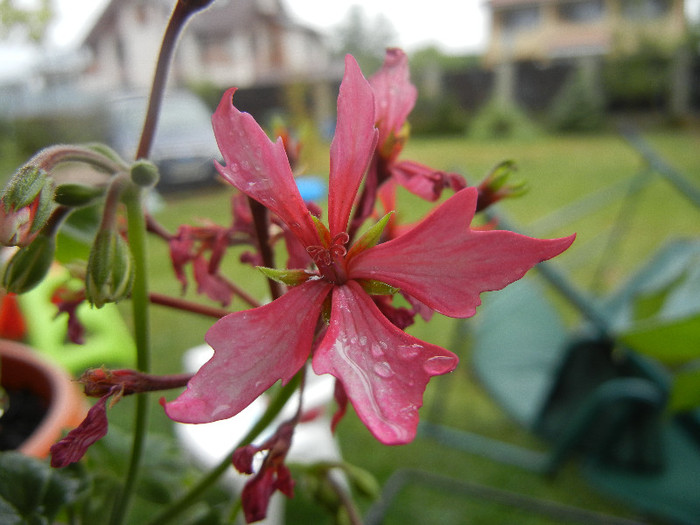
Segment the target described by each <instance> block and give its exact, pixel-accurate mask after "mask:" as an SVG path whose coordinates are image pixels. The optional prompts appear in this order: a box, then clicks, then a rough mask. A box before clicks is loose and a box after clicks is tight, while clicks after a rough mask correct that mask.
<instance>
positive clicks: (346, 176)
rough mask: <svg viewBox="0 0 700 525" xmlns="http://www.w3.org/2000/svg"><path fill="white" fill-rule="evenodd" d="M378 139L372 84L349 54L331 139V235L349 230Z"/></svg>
mask: <svg viewBox="0 0 700 525" xmlns="http://www.w3.org/2000/svg"><path fill="white" fill-rule="evenodd" d="M376 143H377V131H376V130H375V129H374V99H373V95H372V88H371V87H370V86H369V82H367V80H366V79H365V77H363V76H362V71H360V67H359V66H358V65H357V62H355V59H354V58H353V57H352V56H350V55H347V56H346V57H345V76H344V77H343V82H342V84H341V85H340V93H339V95H338V122H337V124H336V130H335V136H334V137H333V142H332V143H331V166H330V179H329V185H328V188H329V190H328V226H329V229H330V232H331V237H333V236H335V235H337V234H338V233H341V232H344V231H346V228H347V226H348V218H349V217H350V210H351V209H352V205H353V202H354V201H355V195H356V194H357V190H358V188H359V187H360V182H361V181H362V177H363V175H364V174H365V170H366V169H367V165H368V164H369V161H370V158H371V156H372V152H373V151H374V148H375V145H376Z"/></svg>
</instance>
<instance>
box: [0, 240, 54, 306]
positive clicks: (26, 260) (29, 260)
mask: <svg viewBox="0 0 700 525" xmlns="http://www.w3.org/2000/svg"><path fill="white" fill-rule="evenodd" d="M55 251H56V241H55V239H54V237H53V236H48V235H43V234H39V235H37V237H36V238H35V239H34V240H33V241H32V242H31V244H29V245H28V246H24V247H22V248H20V249H19V250H17V252H16V253H15V254H14V255H13V256H12V258H11V259H10V260H9V261H8V262H7V266H5V271H4V273H3V277H2V285H3V287H4V288H5V290H7V291H8V292H10V293H17V294H21V293H25V292H28V291H29V290H31V289H32V288H34V287H35V286H36V285H37V284H39V283H40V282H41V280H42V279H43V278H44V277H45V276H46V274H47V273H48V271H49V268H50V267H51V263H52V262H53V258H54V253H55Z"/></svg>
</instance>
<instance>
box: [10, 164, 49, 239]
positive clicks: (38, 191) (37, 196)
mask: <svg viewBox="0 0 700 525" xmlns="http://www.w3.org/2000/svg"><path fill="white" fill-rule="evenodd" d="M52 193H53V187H52V183H51V180H50V179H49V177H48V176H47V175H46V172H45V171H43V170H41V169H39V168H36V167H33V166H24V167H22V168H21V169H19V170H18V171H17V173H15V175H14V176H13V177H12V179H10V182H9V183H8V184H7V186H6V188H5V190H4V191H3V193H2V197H0V201H2V202H1V204H0V244H3V245H5V246H26V245H28V244H29V243H31V241H32V239H33V238H34V236H35V235H36V233H37V232H38V231H39V230H40V229H41V228H42V227H43V226H44V224H46V221H47V220H48V218H49V216H50V215H51V212H52V211H53V209H54V203H53V202H52V198H51V197H52Z"/></svg>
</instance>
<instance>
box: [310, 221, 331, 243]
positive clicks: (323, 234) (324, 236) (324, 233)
mask: <svg viewBox="0 0 700 525" xmlns="http://www.w3.org/2000/svg"><path fill="white" fill-rule="evenodd" d="M311 219H312V220H313V221H314V225H315V226H316V231H317V232H318V238H319V239H321V244H322V245H323V247H324V248H328V247H329V246H330V245H331V232H329V231H328V228H326V225H325V224H323V223H322V222H321V219H319V218H318V217H316V216H314V215H312V216H311Z"/></svg>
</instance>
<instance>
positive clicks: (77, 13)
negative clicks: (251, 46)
mask: <svg viewBox="0 0 700 525" xmlns="http://www.w3.org/2000/svg"><path fill="white" fill-rule="evenodd" d="M54 1H55V5H56V7H57V16H56V20H55V23H54V25H53V27H52V28H51V31H50V35H51V37H52V39H53V41H54V42H56V43H57V44H58V45H60V46H62V47H70V46H75V45H77V44H78V43H79V42H80V40H81V39H82V37H83V36H84V35H85V33H86V31H87V29H88V28H89V26H90V24H91V23H92V21H93V20H94V19H95V18H96V17H97V15H98V14H99V13H100V12H101V9H102V7H103V6H104V5H105V3H106V2H107V1H108V0H54ZM283 1H284V4H285V5H286V7H287V9H288V11H289V12H290V14H291V15H292V17H293V18H294V19H295V20H296V21H298V22H301V23H306V24H308V25H310V26H311V27H314V28H316V29H319V30H320V31H322V32H323V31H325V32H327V31H329V30H331V29H332V28H334V27H337V26H338V25H339V24H340V23H342V22H343V21H344V20H345V19H346V17H347V14H348V11H349V10H350V8H351V6H353V5H358V6H360V7H361V8H362V10H363V11H364V13H365V14H366V15H367V17H368V18H369V19H370V20H372V19H375V18H376V17H377V16H378V15H383V16H384V17H385V18H386V19H387V20H388V21H389V22H390V24H391V26H392V27H393V29H394V30H395V32H396V35H397V38H398V40H397V41H396V42H391V45H397V46H400V47H403V48H404V49H405V50H406V51H408V52H410V51H413V50H415V49H417V48H420V47H423V46H425V45H428V44H435V45H437V46H438V47H439V48H440V49H441V50H442V51H444V52H447V53H474V52H479V51H481V50H483V49H484V47H485V44H486V38H487V35H488V23H489V15H488V9H487V1H486V0H429V1H428V2H409V1H407V0H346V1H342V0H283ZM686 11H687V12H688V14H689V15H690V16H692V17H693V18H694V19H696V20H697V19H698V18H699V17H700V0H686ZM30 59H31V53H29V54H27V52H26V50H21V49H19V48H15V47H12V48H9V49H8V46H7V45H2V43H0V77H2V76H4V75H3V73H7V72H8V71H10V70H12V69H13V68H19V69H22V67H23V66H24V67H26V64H27V63H28V62H29V61H30Z"/></svg>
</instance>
